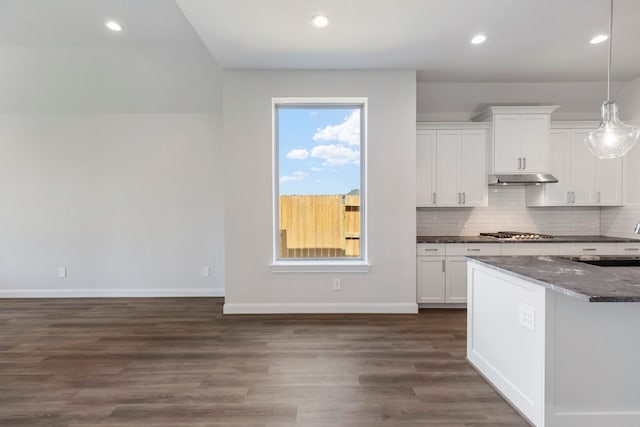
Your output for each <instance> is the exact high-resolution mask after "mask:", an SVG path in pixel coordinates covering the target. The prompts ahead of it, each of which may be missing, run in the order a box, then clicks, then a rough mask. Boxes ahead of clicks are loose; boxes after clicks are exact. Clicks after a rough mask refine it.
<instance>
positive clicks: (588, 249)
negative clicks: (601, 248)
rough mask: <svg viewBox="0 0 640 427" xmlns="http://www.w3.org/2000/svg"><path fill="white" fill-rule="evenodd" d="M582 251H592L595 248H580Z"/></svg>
mask: <svg viewBox="0 0 640 427" xmlns="http://www.w3.org/2000/svg"><path fill="white" fill-rule="evenodd" d="M582 250H583V251H585V252H586V251H588V252H593V251H595V250H596V248H582Z"/></svg>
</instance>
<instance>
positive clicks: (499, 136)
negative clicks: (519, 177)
mask: <svg viewBox="0 0 640 427" xmlns="http://www.w3.org/2000/svg"><path fill="white" fill-rule="evenodd" d="M493 140H494V144H493V153H494V158H493V169H494V171H495V172H512V171H514V170H515V171H518V172H519V171H520V169H521V168H522V116H520V115H519V114H498V115H496V116H495V118H494V130H493Z"/></svg>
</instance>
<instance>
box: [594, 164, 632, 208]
mask: <svg viewBox="0 0 640 427" xmlns="http://www.w3.org/2000/svg"><path fill="white" fill-rule="evenodd" d="M635 172H636V173H637V171H635ZM622 174H623V168H622V158H617V159H597V160H596V185H595V196H594V197H595V201H596V203H598V204H599V205H601V206H622V205H623V198H622V180H623V175H622ZM633 182H634V183H635V182H637V181H633Z"/></svg>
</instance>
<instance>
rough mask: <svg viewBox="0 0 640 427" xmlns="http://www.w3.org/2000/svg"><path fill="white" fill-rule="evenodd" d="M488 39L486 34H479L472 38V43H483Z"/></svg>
mask: <svg viewBox="0 0 640 427" xmlns="http://www.w3.org/2000/svg"><path fill="white" fill-rule="evenodd" d="M486 41H487V36H485V35H484V34H478V35H477V36H475V37H474V38H472V39H471V44H481V43H484V42H486Z"/></svg>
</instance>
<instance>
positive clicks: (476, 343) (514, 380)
mask: <svg viewBox="0 0 640 427" xmlns="http://www.w3.org/2000/svg"><path fill="white" fill-rule="evenodd" d="M467 270H468V280H467V283H468V298H469V300H468V302H467V326H468V328H467V337H468V338H467V359H468V360H469V362H470V363H471V364H472V365H473V366H474V367H475V368H476V369H477V370H478V371H479V372H480V373H482V374H483V375H484V377H485V378H486V379H487V380H488V381H489V382H490V383H492V385H493V386H494V387H495V388H496V389H497V390H499V391H500V392H501V393H502V394H503V396H505V397H506V398H507V399H508V400H509V401H511V403H512V404H513V405H514V406H515V407H516V408H517V409H518V410H519V411H520V412H521V413H522V414H523V415H524V416H525V417H527V418H528V419H529V420H530V421H531V422H532V423H533V424H535V425H537V426H543V425H544V394H543V393H544V372H545V360H544V355H545V348H544V345H545V342H544V336H545V334H544V331H545V289H544V288H543V287H541V286H539V285H536V284H532V283H529V282H527V281H525V280H522V279H519V278H517V277H513V276H510V275H507V274H505V273H502V272H499V271H497V270H494V269H491V268H487V267H484V266H482V265H479V264H477V263H475V262H472V261H470V262H469V263H468V269H467Z"/></svg>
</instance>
